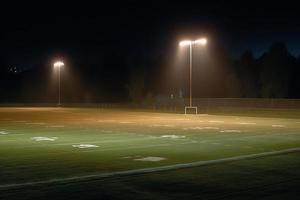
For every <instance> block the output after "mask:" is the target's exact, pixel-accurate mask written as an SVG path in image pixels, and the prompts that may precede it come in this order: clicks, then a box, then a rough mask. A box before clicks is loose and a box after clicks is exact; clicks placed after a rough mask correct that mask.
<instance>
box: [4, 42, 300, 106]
mask: <svg viewBox="0 0 300 200" xmlns="http://www.w3.org/2000/svg"><path fill="white" fill-rule="evenodd" d="M201 56H202V57H201V58H198V57H197V56H195V62H194V66H195V67H194V68H193V93H194V97H212V98H214V97H220V98H224V97H226V98H228V97H231V98H300V91H299V85H300V79H299V78H298V75H299V74H300V58H299V57H298V58H297V57H295V56H293V55H292V54H291V53H290V52H289V51H288V49H287V47H286V45H285V44H284V43H280V42H277V43H274V44H272V45H271V47H270V48H269V49H268V50H267V51H266V52H265V53H264V54H263V55H261V56H260V57H258V58H255V57H254V55H253V53H252V52H251V51H246V52H244V53H243V54H242V56H241V57H240V58H238V59H232V58H231V57H230V56H229V54H228V52H227V51H226V50H224V49H223V48H221V47H214V49H213V50H212V53H211V55H205V56H203V55H201ZM99 60H101V62H100V63H97V64H91V63H89V62H88V61H87V60H79V61H78V60H77V61H76V62H74V63H72V64H70V65H71V66H66V68H65V69H64V70H63V72H62V74H63V75H62V98H63V101H64V102H66V103H93V102H94V103H95V102H130V101H133V102H139V103H140V102H147V101H153V100H154V99H156V98H168V97H172V98H173V97H174V98H184V97H188V95H189V84H188V83H189V81H188V80H189V76H188V75H189V68H188V67H187V64H188V63H187V60H185V61H183V62H182V63H180V65H181V67H178V66H174V63H172V62H169V61H170V60H171V59H170V57H167V56H166V55H161V56H159V57H156V58H149V57H147V56H134V58H128V57H123V56H121V55H115V54H112V55H105V56H103V57H101V58H100V59H99ZM0 62H1V63H0V97H1V98H0V101H1V102H6V103H10V102H20V103H23V102H24V103H29V102H32V103H35V102H40V103H53V102H55V101H56V99H57V80H56V78H57V76H56V74H55V71H53V67H52V66H50V65H49V63H47V64H45V63H39V64H35V65H34V66H32V67H30V68H28V69H25V70H24V69H23V70H20V69H17V68H16V69H15V68H14V67H12V66H10V65H9V63H8V61H5V60H4V59H3V60H1V61H0ZM196 66H199V67H196Z"/></svg>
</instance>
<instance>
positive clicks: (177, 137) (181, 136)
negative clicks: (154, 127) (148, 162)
mask: <svg viewBox="0 0 300 200" xmlns="http://www.w3.org/2000/svg"><path fill="white" fill-rule="evenodd" d="M160 137H162V138H172V139H179V138H185V136H184V135H162V136H160Z"/></svg>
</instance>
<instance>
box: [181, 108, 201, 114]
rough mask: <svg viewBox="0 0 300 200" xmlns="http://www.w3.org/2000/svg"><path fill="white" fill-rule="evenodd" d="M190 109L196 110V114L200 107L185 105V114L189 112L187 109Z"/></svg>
mask: <svg viewBox="0 0 300 200" xmlns="http://www.w3.org/2000/svg"><path fill="white" fill-rule="evenodd" d="M189 110H194V111H195V115H197V114H198V107H197V106H185V107H184V114H185V115H186V114H189V113H188V112H187V111H189Z"/></svg>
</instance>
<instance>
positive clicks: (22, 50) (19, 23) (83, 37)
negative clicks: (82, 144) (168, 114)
mask: <svg viewBox="0 0 300 200" xmlns="http://www.w3.org/2000/svg"><path fill="white" fill-rule="evenodd" d="M103 2H104V1H103ZM137 2H139V3H137ZM137 2H133V1H123V2H122V3H118V2H112V3H101V1H99V3H97V4H96V3H88V2H87V1H80V3H73V2H69V3H62V2H57V3H56V2H54V1H51V2H50V3H46V2H44V1H41V2H40V3H39V4H36V3H35V4H33V3H32V4H30V3H28V2H26V3H22V4H19V3H13V4H11V5H2V6H1V14H0V15H1V47H0V49H1V57H2V58H3V59H5V62H7V63H12V64H18V65H20V64H23V65H27V66H30V65H32V64H33V63H35V62H45V60H47V61H50V60H51V58H54V57H57V56H62V57H64V56H65V57H68V59H73V60H77V61H80V62H92V63H93V62H94V63H97V62H98V61H99V60H100V59H101V56H103V55H106V54H109V53H115V54H120V55H124V56H125V57H136V56H144V55H148V56H156V55H159V54H162V53H166V52H170V49H172V48H176V47H177V43H178V41H179V40H180V39H183V38H187V37H191V38H193V37H194V38H196V37H198V36H207V37H208V39H209V40H210V41H213V42H215V43H218V44H220V45H222V46H224V47H225V48H226V49H228V51H229V52H230V54H231V55H232V56H234V57H237V56H239V55H240V54H241V53H242V52H243V51H245V50H246V49H251V50H253V51H254V53H255V55H256V56H259V55H260V54H261V53H262V52H264V51H265V50H266V49H267V48H268V47H269V46H270V45H271V43H272V42H274V41H283V42H286V44H287V46H288V48H289V49H290V51H291V52H292V53H293V54H294V55H299V54H300V37H299V35H300V13H299V6H298V5H296V3H293V2H292V1H291V2H288V1H278V3H276V2H275V1H273V2H272V1H240V2H239V3H237V2H232V1H196V2H188V1H181V3H175V1H170V2H167V1H157V2H155V1H151V3H147V2H146V1H137ZM149 2H150V1H149ZM270 2H272V3H270Z"/></svg>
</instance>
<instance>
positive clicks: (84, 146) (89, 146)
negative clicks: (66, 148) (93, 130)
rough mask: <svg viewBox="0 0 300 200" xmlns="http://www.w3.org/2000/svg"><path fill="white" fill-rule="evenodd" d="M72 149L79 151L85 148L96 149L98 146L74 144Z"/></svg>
mask: <svg viewBox="0 0 300 200" xmlns="http://www.w3.org/2000/svg"><path fill="white" fill-rule="evenodd" d="M72 147H75V148H79V149H86V148H97V147H99V146H97V145H94V144H74V145H72Z"/></svg>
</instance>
